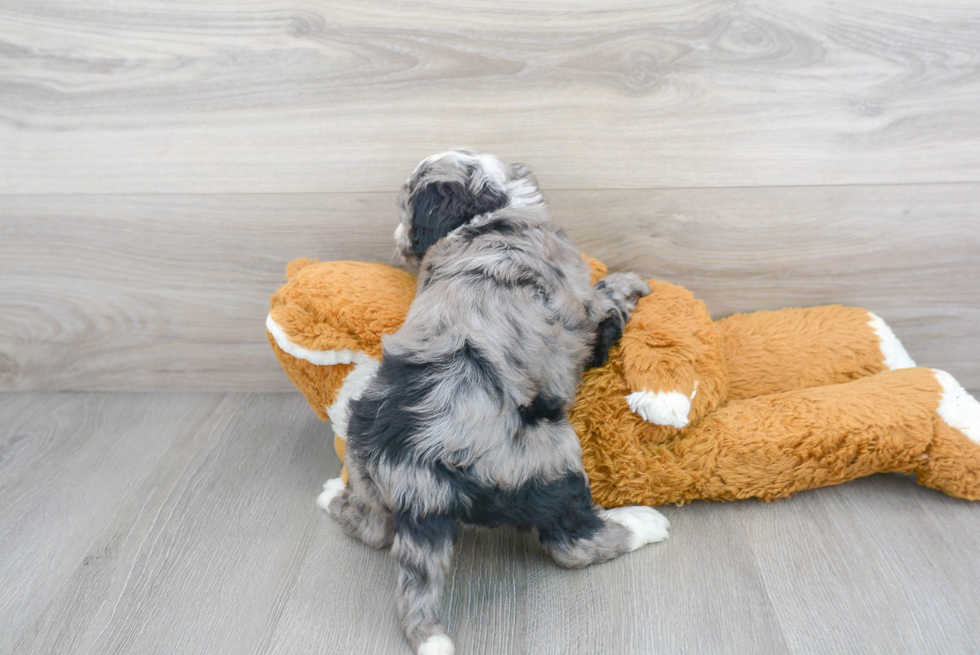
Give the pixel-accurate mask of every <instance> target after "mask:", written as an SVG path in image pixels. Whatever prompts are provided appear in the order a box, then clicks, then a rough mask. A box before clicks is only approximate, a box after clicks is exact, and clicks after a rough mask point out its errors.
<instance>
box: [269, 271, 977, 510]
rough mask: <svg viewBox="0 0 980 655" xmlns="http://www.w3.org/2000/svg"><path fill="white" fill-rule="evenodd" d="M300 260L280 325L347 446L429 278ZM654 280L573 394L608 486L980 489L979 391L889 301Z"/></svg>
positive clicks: (603, 500) (315, 401) (666, 494)
mask: <svg viewBox="0 0 980 655" xmlns="http://www.w3.org/2000/svg"><path fill="white" fill-rule="evenodd" d="M592 266H593V277H594V279H598V278H600V277H602V276H603V275H604V274H605V267H604V266H602V264H600V263H598V262H595V261H593V262H592ZM287 275H288V278H289V283H288V284H286V285H285V286H284V287H283V288H282V289H280V291H279V292H278V293H277V294H276V295H275V296H273V298H272V309H271V312H270V314H269V318H268V319H267V323H266V326H267V330H268V334H269V340H270V343H271V344H272V347H273V350H274V351H275V353H276V355H277V357H278V358H279V361H280V362H281V363H282V365H283V368H284V369H285V370H286V372H287V374H288V375H289V377H290V379H292V380H293V382H294V383H295V384H296V385H297V386H298V387H299V388H300V390H301V391H302V392H303V394H304V395H305V396H306V398H307V400H308V401H309V402H310V405H311V406H312V407H313V409H314V411H315V412H316V413H317V415H318V416H319V417H320V418H322V419H327V418H329V419H330V420H331V422H332V423H333V426H334V431H335V433H336V435H337V436H336V439H335V445H336V447H337V449H338V453H339V454H340V455H341V458H343V438H344V437H345V436H346V435H345V412H346V408H347V403H348V402H349V400H350V399H351V398H354V397H357V396H358V395H359V394H360V392H361V391H362V390H363V388H364V386H365V385H366V383H367V380H369V379H370V377H371V375H373V373H374V370H375V369H376V367H377V365H378V360H379V359H380V357H381V336H382V335H383V334H386V333H390V332H394V331H395V330H397V329H398V328H399V327H400V325H401V323H402V321H403V320H404V318H405V315H406V314H407V312H408V308H409V305H410V304H411V302H412V299H413V298H414V295H415V278H414V277H413V276H412V275H410V274H408V273H405V272H404V271H400V270H397V269H394V268H391V267H388V266H384V265H381V264H368V263H362V262H322V263H313V262H311V261H309V260H297V261H295V262H292V263H291V264H290V266H289V267H288V269H287ZM650 286H651V287H652V289H653V293H651V294H650V295H649V296H646V297H644V298H642V299H641V300H640V302H639V304H638V305H637V308H636V310H635V311H634V312H633V316H632V319H631V320H630V322H629V323H628V324H627V326H626V329H625V330H624V333H623V337H622V340H621V341H620V343H619V344H618V345H617V346H615V347H614V348H613V349H612V350H611V351H610V357H609V361H608V362H607V363H606V364H605V365H604V366H601V367H599V368H595V369H591V370H589V371H587V372H586V374H585V376H584V379H583V382H582V385H581V387H580V388H579V394H578V398H577V400H576V402H575V404H574V405H573V406H572V408H571V410H570V419H571V421H572V424H573V425H574V427H575V429H576V431H577V432H578V435H579V437H580V440H581V443H582V455H583V460H584V463H585V469H586V471H587V473H588V475H589V479H590V483H591V486H592V490H593V494H594V497H595V500H596V502H598V503H600V504H602V505H604V506H607V507H614V506H621V505H627V504H644V505H659V504H664V503H680V502H685V501H689V500H695V499H705V500H731V499H736V498H750V497H757V498H762V499H766V500H769V499H774V498H780V497H784V496H788V495H790V494H792V493H794V492H797V491H801V490H804V489H812V488H816V487H822V486H827V485H832V484H839V483H841V482H846V481H848V480H852V479H854V478H857V477H861V476H865V475H870V474H873V473H878V472H888V471H898V472H903V473H915V474H916V475H917V477H918V481H919V482H920V483H921V484H924V485H927V486H930V487H933V488H936V489H939V490H941V491H943V492H945V493H948V494H950V495H953V496H958V497H961V498H967V499H971V500H976V499H980V403H977V401H976V400H975V399H974V398H973V397H971V396H970V395H969V394H967V393H966V392H965V391H964V390H963V389H962V388H961V387H960V386H959V384H958V383H957V382H956V380H955V379H953V378H952V377H951V376H949V375H948V374H946V373H943V372H941V371H934V370H932V369H926V368H915V367H914V364H913V363H912V361H911V359H910V358H909V357H908V355H907V354H906V353H905V351H904V349H903V348H902V346H901V344H900V343H899V342H898V340H897V339H895V337H894V335H893V334H892V333H891V330H890V329H889V328H888V326H887V325H885V324H884V322H883V321H881V319H879V318H878V317H876V316H874V315H873V314H871V313H869V312H867V311H865V310H862V309H856V308H847V307H840V306H830V307H814V308H807V309H785V310H780V311H776V312H757V313H753V314H739V315H735V316H731V317H728V318H726V319H722V320H720V321H717V322H715V321H712V320H711V317H710V315H709V314H708V312H707V309H706V308H705V307H704V305H703V303H701V302H700V301H698V300H696V299H695V298H694V297H693V295H692V294H691V293H690V292H688V291H687V290H685V289H683V288H681V287H678V286H676V285H672V284H668V283H665V282H659V281H656V280H651V281H650Z"/></svg>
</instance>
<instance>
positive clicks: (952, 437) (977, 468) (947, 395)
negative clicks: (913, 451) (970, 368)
mask: <svg viewBox="0 0 980 655" xmlns="http://www.w3.org/2000/svg"><path fill="white" fill-rule="evenodd" d="M935 374H936V378H937V379H938V380H939V383H940V384H941V385H942V387H943V391H942V398H941V400H940V402H939V408H938V409H937V410H936V414H935V416H933V423H934V429H935V433H934V435H933V438H932V443H930V444H929V447H928V448H927V449H926V452H925V456H924V459H923V460H922V462H921V463H920V464H919V466H918V467H917V468H916V469H915V473H916V476H917V478H918V481H919V484H923V485H925V486H927V487H932V488H933V489H938V490H939V491H942V492H944V493H947V494H949V495H950V496H956V497H958V498H966V499H967V500H980V402H977V400H976V399H975V398H974V397H973V396H971V395H970V394H968V393H967V392H966V391H965V390H964V389H963V387H961V386H960V384H959V383H958V382H957V381H956V379H955V378H953V376H951V375H950V374H949V373H946V372H944V371H935Z"/></svg>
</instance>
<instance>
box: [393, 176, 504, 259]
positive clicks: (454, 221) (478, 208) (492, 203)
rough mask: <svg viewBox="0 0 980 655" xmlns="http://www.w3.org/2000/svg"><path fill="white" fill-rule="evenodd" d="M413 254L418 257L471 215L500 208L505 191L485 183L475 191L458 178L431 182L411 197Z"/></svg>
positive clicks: (471, 216) (468, 219) (466, 221)
mask: <svg viewBox="0 0 980 655" xmlns="http://www.w3.org/2000/svg"><path fill="white" fill-rule="evenodd" d="M411 203H412V229H411V232H410V235H409V236H410V239H411V243H412V254H414V255H415V256H417V257H419V258H421V257H422V255H424V254H425V252H426V251H427V250H428V249H429V248H431V247H432V245H433V244H434V243H435V242H436V241H438V240H439V239H441V238H443V237H444V236H446V235H447V234H449V233H450V232H452V231H453V230H455V229H456V228H457V227H459V226H460V225H464V224H466V223H468V222H469V221H470V220H472V218H473V217H474V216H479V215H480V214H486V213H487V212H492V211H494V210H496V209H500V208H501V207H504V206H505V205H506V204H507V194H505V193H504V192H502V191H499V190H497V189H494V188H492V187H484V188H482V189H481V190H480V192H479V193H478V194H474V193H473V192H472V191H470V189H469V188H467V187H466V185H464V184H462V183H461V182H432V183H431V184H428V185H426V186H425V187H424V188H422V189H420V190H419V191H418V192H417V193H416V194H415V195H414V196H413V197H412V199H411Z"/></svg>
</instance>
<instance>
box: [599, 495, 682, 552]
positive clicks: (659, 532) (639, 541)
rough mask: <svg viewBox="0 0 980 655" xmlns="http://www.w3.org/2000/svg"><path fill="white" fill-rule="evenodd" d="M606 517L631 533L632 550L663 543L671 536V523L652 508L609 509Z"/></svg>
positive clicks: (630, 544)
mask: <svg viewBox="0 0 980 655" xmlns="http://www.w3.org/2000/svg"><path fill="white" fill-rule="evenodd" d="M605 515H606V518H607V519H609V520H610V521H615V522H616V523H619V524H620V525H621V526H623V527H624V528H626V529H627V530H629V531H630V542H629V549H630V550H636V549H637V548H639V547H640V546H645V545H647V544H653V543H656V542H658V541H663V540H664V539H666V538H667V537H668V536H669V534H668V532H667V530H668V528H670V521H668V520H667V517H666V516H664V515H663V514H661V513H660V512H658V511H657V510H655V509H653V508H652V507H643V506H641V505H630V506H628V507H616V508H614V509H607V510H606V511H605Z"/></svg>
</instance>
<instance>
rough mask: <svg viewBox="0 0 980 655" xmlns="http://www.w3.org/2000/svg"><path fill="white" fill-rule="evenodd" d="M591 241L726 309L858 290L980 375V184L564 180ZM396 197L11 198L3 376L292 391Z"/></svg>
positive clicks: (849, 297) (46, 385)
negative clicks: (293, 300) (325, 272)
mask: <svg viewBox="0 0 980 655" xmlns="http://www.w3.org/2000/svg"><path fill="white" fill-rule="evenodd" d="M549 196H550V198H551V201H552V206H553V211H554V214H555V216H556V217H557V218H558V219H559V221H560V222H561V223H562V224H563V225H564V226H565V228H566V229H567V231H568V232H569V234H570V235H571V236H572V238H573V239H574V240H575V241H576V243H577V244H578V245H579V246H580V247H581V248H582V249H583V251H585V252H587V253H589V254H591V255H594V256H597V257H599V258H600V259H602V260H603V261H605V262H607V263H608V264H609V265H610V266H611V267H612V268H613V269H620V270H636V271H638V272H640V273H642V274H643V275H645V276H649V277H657V278H660V279H665V280H669V281H672V282H676V283H679V284H682V285H685V286H687V287H688V288H690V289H691V290H692V291H694V292H695V293H696V294H697V295H698V297H700V298H702V299H703V300H704V301H705V302H706V303H707V305H708V307H709V309H710V310H711V311H712V312H713V314H714V315H715V316H716V317H721V316H724V315H727V314H730V313H733V312H737V311H752V310H756V309H772V308H778V307H783V306H793V305H796V306H799V305H818V304H829V303H843V304H851V305H857V306H863V307H867V308H868V309H871V310H873V311H875V312H877V313H878V314H880V315H881V316H883V317H884V318H885V320H886V321H888V322H889V323H890V324H891V325H892V327H893V328H894V329H895V330H896V332H897V334H898V336H899V337H900V338H901V339H902V340H903V341H904V342H905V345H906V347H907V348H908V350H909V352H910V353H911V354H912V356H913V357H914V358H915V359H917V360H918V361H919V362H920V363H921V364H923V365H927V366H932V367H936V368H942V369H946V370H949V371H950V372H951V373H952V374H953V375H955V376H957V377H958V378H959V379H960V380H961V382H962V383H963V384H965V385H966V386H967V387H968V388H978V387H980V286H978V285H977V284H976V280H978V279H980V185H975V184H955V185H924V186H896V187H815V188H813V187H808V188H777V189H689V190H686V189H675V190H659V191H656V190H654V191H651V190H646V191H630V190H621V191H553V192H550V194H549ZM394 207H395V194H312V195H303V194H281V195H280V194H259V195H228V196H194V195H191V196H173V195H164V196H70V197H60V196H15V197H9V196H8V197H2V196H0V217H2V218H0V306H3V307H4V308H5V317H4V321H3V322H0V389H13V390H30V389H32V390H117V391H122V390H192V389H198V390H212V391H221V390H237V391H288V390H291V388H292V387H291V385H290V384H289V382H288V380H287V379H286V377H285V375H284V374H283V373H282V371H281V369H280V368H279V365H278V364H277V363H276V361H275V359H274V357H273V356H272V353H271V351H270V349H269V347H268V343H267V342H266V339H265V335H264V329H265V328H264V323H263V321H264V318H265V315H266V312H267V309H268V298H269V296H270V295H271V294H272V293H273V292H274V291H275V290H276V289H277V288H278V287H279V285H280V284H281V283H282V281H283V276H284V269H285V264H286V262H288V261H289V260H291V259H294V258H296V257H301V256H309V257H319V258H321V259H324V260H330V259H361V260H374V261H382V262H390V261H392V255H393V250H394V249H393V246H392V239H391V232H392V229H393V226H394V225H395V224H396V218H395V209H394Z"/></svg>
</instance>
